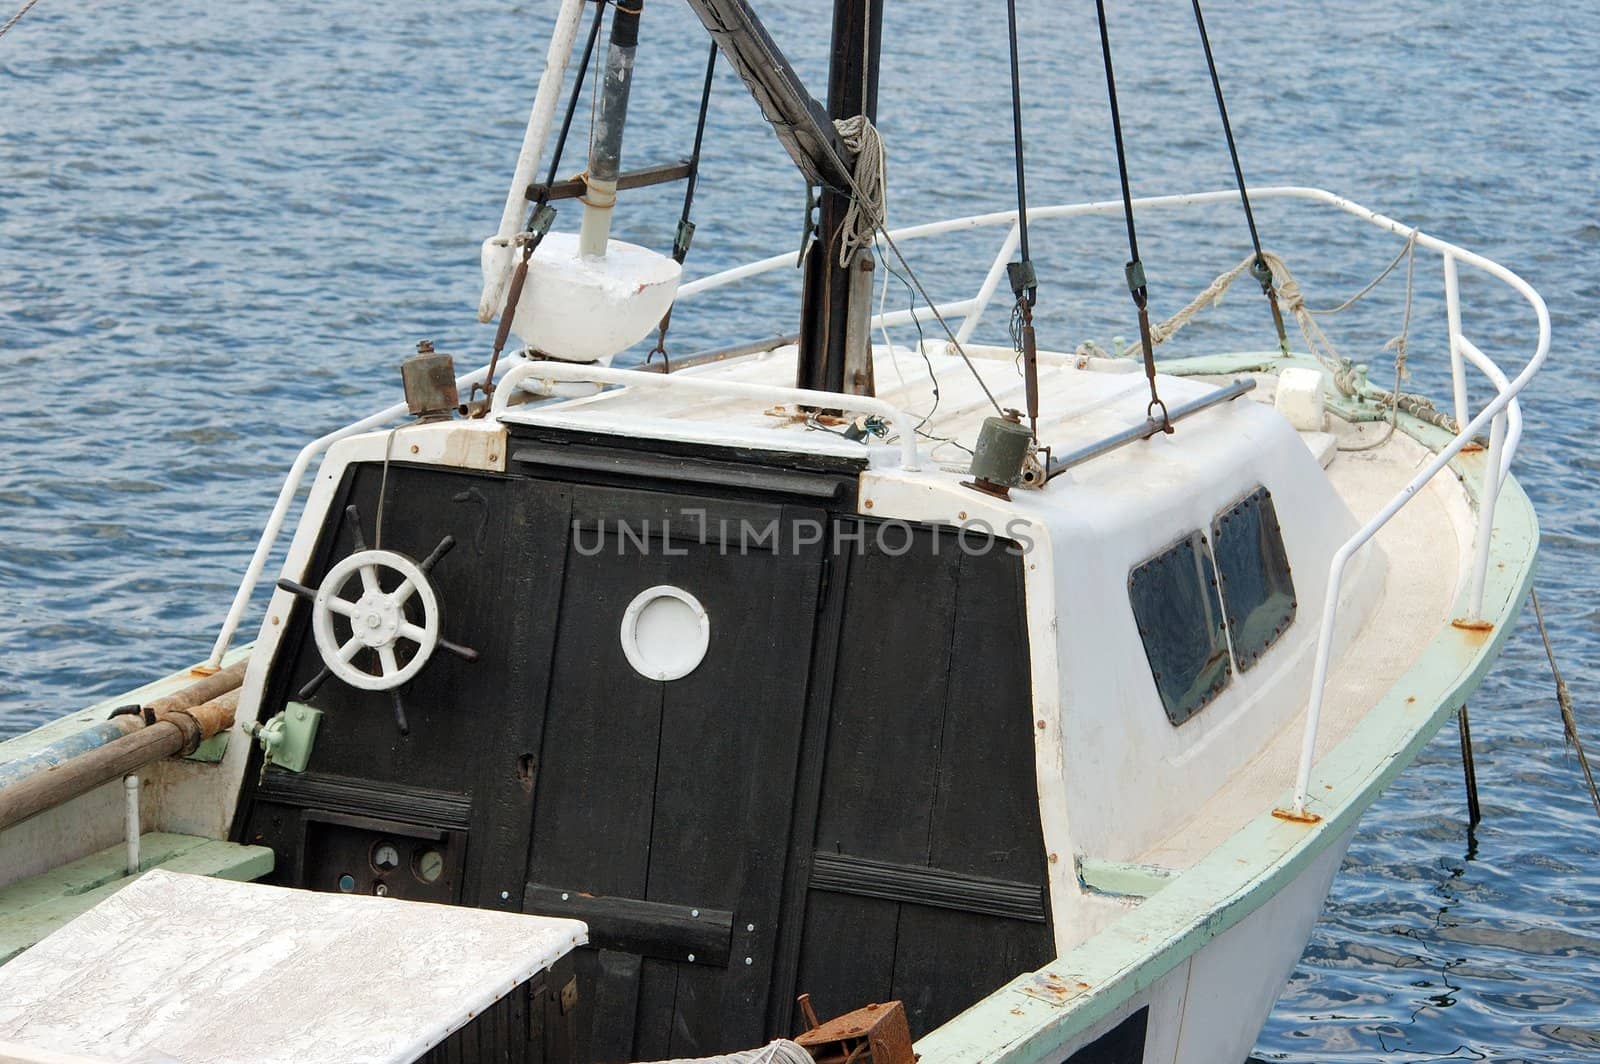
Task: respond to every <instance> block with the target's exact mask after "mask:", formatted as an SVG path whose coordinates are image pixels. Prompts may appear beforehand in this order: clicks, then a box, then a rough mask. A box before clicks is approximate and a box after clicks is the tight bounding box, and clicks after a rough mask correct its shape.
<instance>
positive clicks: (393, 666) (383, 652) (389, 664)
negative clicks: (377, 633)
mask: <svg viewBox="0 0 1600 1064" xmlns="http://www.w3.org/2000/svg"><path fill="white" fill-rule="evenodd" d="M378 660H379V662H381V663H382V665H383V674H384V675H385V676H393V675H394V674H395V673H397V672H399V671H400V662H399V661H398V660H396V658H395V656H394V646H393V644H386V645H384V646H381V647H379V648H378Z"/></svg>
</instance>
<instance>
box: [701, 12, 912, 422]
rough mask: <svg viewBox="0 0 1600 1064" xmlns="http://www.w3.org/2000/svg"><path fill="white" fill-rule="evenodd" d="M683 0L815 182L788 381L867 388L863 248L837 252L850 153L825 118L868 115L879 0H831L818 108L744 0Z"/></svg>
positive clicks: (866, 259) (873, 95)
mask: <svg viewBox="0 0 1600 1064" xmlns="http://www.w3.org/2000/svg"><path fill="white" fill-rule="evenodd" d="M688 4H689V6H690V7H691V8H693V9H694V12H695V14H697V15H699V16H700V21H701V22H702V23H704V24H705V27H706V30H707V31H708V32H709V33H710V34H711V38H712V40H714V41H716V42H717V47H718V48H719V49H720V50H721V51H722V54H723V55H725V56H727V57H728V61H729V62H730V63H731V64H732V65H733V67H734V69H735V70H737V71H738V72H739V76H740V77H741V78H742V79H744V83H745V86H746V87H747V88H748V89H749V90H750V94H751V96H753V97H755V100H756V103H758V104H759V105H760V107H761V112H762V114H763V115H764V116H765V117H766V119H767V121H768V122H769V123H771V125H772V128H773V131H774V132H775V133H776V134H777V135H778V140H779V142H780V143H782V144H783V147H784V149H785V150H786V151H788V153H789V155H790V157H791V158H793V159H794V162H795V165H796V166H797V167H799V168H800V172H801V173H802V174H803V175H805V179H806V182H807V183H808V184H810V185H813V186H821V188H822V190H823V191H822V201H821V212H820V218H819V222H818V226H817V232H816V239H815V240H813V241H812V242H811V243H810V244H809V245H808V246H807V248H806V249H805V261H804V263H803V265H804V267H805V278H804V284H805V287H804V291H803V295H802V297H801V315H802V322H801V331H800V357H799V361H798V363H797V368H796V372H795V383H796V384H797V385H798V386H800V387H802V388H817V389H823V390H827V391H843V392H850V393H854V394H865V395H871V394H872V390H873V389H872V361H871V359H872V349H871V339H872V338H871V332H870V325H871V309H872V274H871V269H872V254H871V252H870V250H863V251H862V252H859V253H857V254H856V255H855V256H854V257H853V258H852V259H851V260H850V261H848V262H845V263H842V264H841V263H840V261H839V234H840V231H841V229H842V228H843V226H844V221H845V214H846V212H847V211H848V209H849V206H850V200H851V196H852V194H853V192H852V188H851V184H852V182H853V181H854V170H855V153H854V152H853V151H852V150H851V149H850V148H847V147H846V146H845V145H844V142H843V140H842V139H841V138H840V136H839V133H838V131H837V130H836V129H835V128H834V125H833V121H834V120H835V119H844V118H854V117H856V116H857V115H865V116H866V117H867V119H868V120H869V121H871V120H874V119H875V118H876V116H877V111H878V57H879V55H880V53H881V51H882V27H883V0H834V6H833V53H832V58H831V60H830V62H829V65H828V106H827V107H826V108H824V107H823V106H822V105H821V104H820V103H818V102H817V101H816V100H815V99H813V98H812V97H811V96H810V94H809V93H807V91H806V88H805V86H804V85H802V84H801V83H800V79H799V78H798V77H796V76H795V72H794V68H793V67H791V66H790V65H789V61H788V60H787V59H785V58H784V55H783V52H782V51H781V50H780V49H779V48H778V46H777V44H776V43H775V42H774V41H773V40H772V37H771V36H770V35H769V34H768V33H767V31H766V27H764V26H763V25H762V24H761V20H760V19H759V18H757V17H756V14H755V12H754V11H752V10H751V8H750V3H749V0H688ZM862 191H864V192H868V193H870V192H871V191H872V190H870V189H863V190H862ZM809 226H810V218H809V217H808V218H807V227H808V229H809Z"/></svg>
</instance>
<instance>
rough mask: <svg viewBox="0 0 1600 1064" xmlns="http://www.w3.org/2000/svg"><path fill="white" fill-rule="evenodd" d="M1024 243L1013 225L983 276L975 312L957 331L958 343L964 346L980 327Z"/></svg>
mask: <svg viewBox="0 0 1600 1064" xmlns="http://www.w3.org/2000/svg"><path fill="white" fill-rule="evenodd" d="M1021 243H1022V229H1021V227H1020V226H1018V225H1016V224H1015V223H1012V226H1011V230H1010V232H1008V233H1006V238H1005V240H1003V241H1001V243H1000V252H999V254H997V255H995V257H994V261H993V262H991V263H990V264H989V272H988V273H986V274H984V276H983V284H981V285H979V286H978V296H977V298H976V299H975V300H973V303H974V304H975V305H974V307H973V311H972V313H971V314H968V315H967V320H966V321H964V322H962V323H961V328H959V329H957V330H956V343H958V344H964V343H966V342H967V340H968V339H970V338H971V336H972V333H973V331H974V330H976V329H977V327H978V321H979V320H980V319H981V318H982V317H983V312H984V311H986V310H988V309H989V301H990V300H991V299H993V298H994V293H995V291H996V289H998V288H999V287H1000V279H1001V278H1002V277H1004V276H1005V275H1006V264H1007V263H1009V262H1010V261H1011V256H1012V255H1013V254H1014V253H1015V252H1016V250H1017V247H1018V245H1020V244H1021Z"/></svg>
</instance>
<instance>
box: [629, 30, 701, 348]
mask: <svg viewBox="0 0 1600 1064" xmlns="http://www.w3.org/2000/svg"><path fill="white" fill-rule="evenodd" d="M716 75H717V42H716V41H712V42H711V53H710V55H708V56H707V57H706V79H705V84H704V85H702V86H701V88H700V114H699V116H698V117H697V118H696V119H695V124H694V149H693V150H692V151H691V152H690V153H689V173H688V175H687V177H686V178H685V182H684V189H683V213H682V214H681V215H679V217H678V229H677V232H676V233H675V234H674V235H673V238H672V260H673V261H674V262H676V263H677V264H678V265H679V266H682V265H683V260H684V259H686V258H688V257H689V245H690V244H692V243H693V242H694V222H693V221H691V220H690V213H691V212H692V211H693V209H694V188H695V184H696V183H697V182H698V181H699V179H700V146H701V145H702V144H703V143H704V142H705V138H706V114H707V112H708V111H710V109H711V85H712V82H714V81H715V80H716ZM671 327H672V307H670V306H669V307H667V312H666V313H665V314H663V315H661V324H660V325H659V326H657V327H656V346H655V347H654V348H653V349H652V350H651V352H650V353H649V354H648V355H646V356H645V358H644V361H645V365H649V364H650V363H651V362H654V361H655V357H656V356H657V355H660V356H661V369H662V372H664V373H671V372H672V362H671V360H669V359H668V358H667V330H668V329H669V328H671Z"/></svg>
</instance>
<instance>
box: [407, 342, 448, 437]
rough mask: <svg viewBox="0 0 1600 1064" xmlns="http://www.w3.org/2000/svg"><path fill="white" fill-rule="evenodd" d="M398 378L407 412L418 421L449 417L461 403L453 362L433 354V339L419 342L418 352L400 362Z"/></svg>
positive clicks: (435, 353)
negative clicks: (400, 382)
mask: <svg viewBox="0 0 1600 1064" xmlns="http://www.w3.org/2000/svg"><path fill="white" fill-rule="evenodd" d="M400 378H401V380H402V381H404V382H405V388H406V409H408V410H410V411H411V414H412V416H413V417H415V418H417V419H418V420H420V421H441V420H443V419H445V418H448V417H449V416H450V415H451V414H453V413H455V410H456V407H457V406H458V405H459V404H460V402H461V396H460V393H459V392H457V390H456V367H455V360H454V359H452V358H451V357H450V356H449V355H445V354H439V353H437V352H435V351H434V349H433V341H432V340H423V341H421V342H419V343H418V344H417V353H416V354H414V355H412V356H411V357H410V358H408V359H406V360H405V361H404V362H402V363H400Z"/></svg>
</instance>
